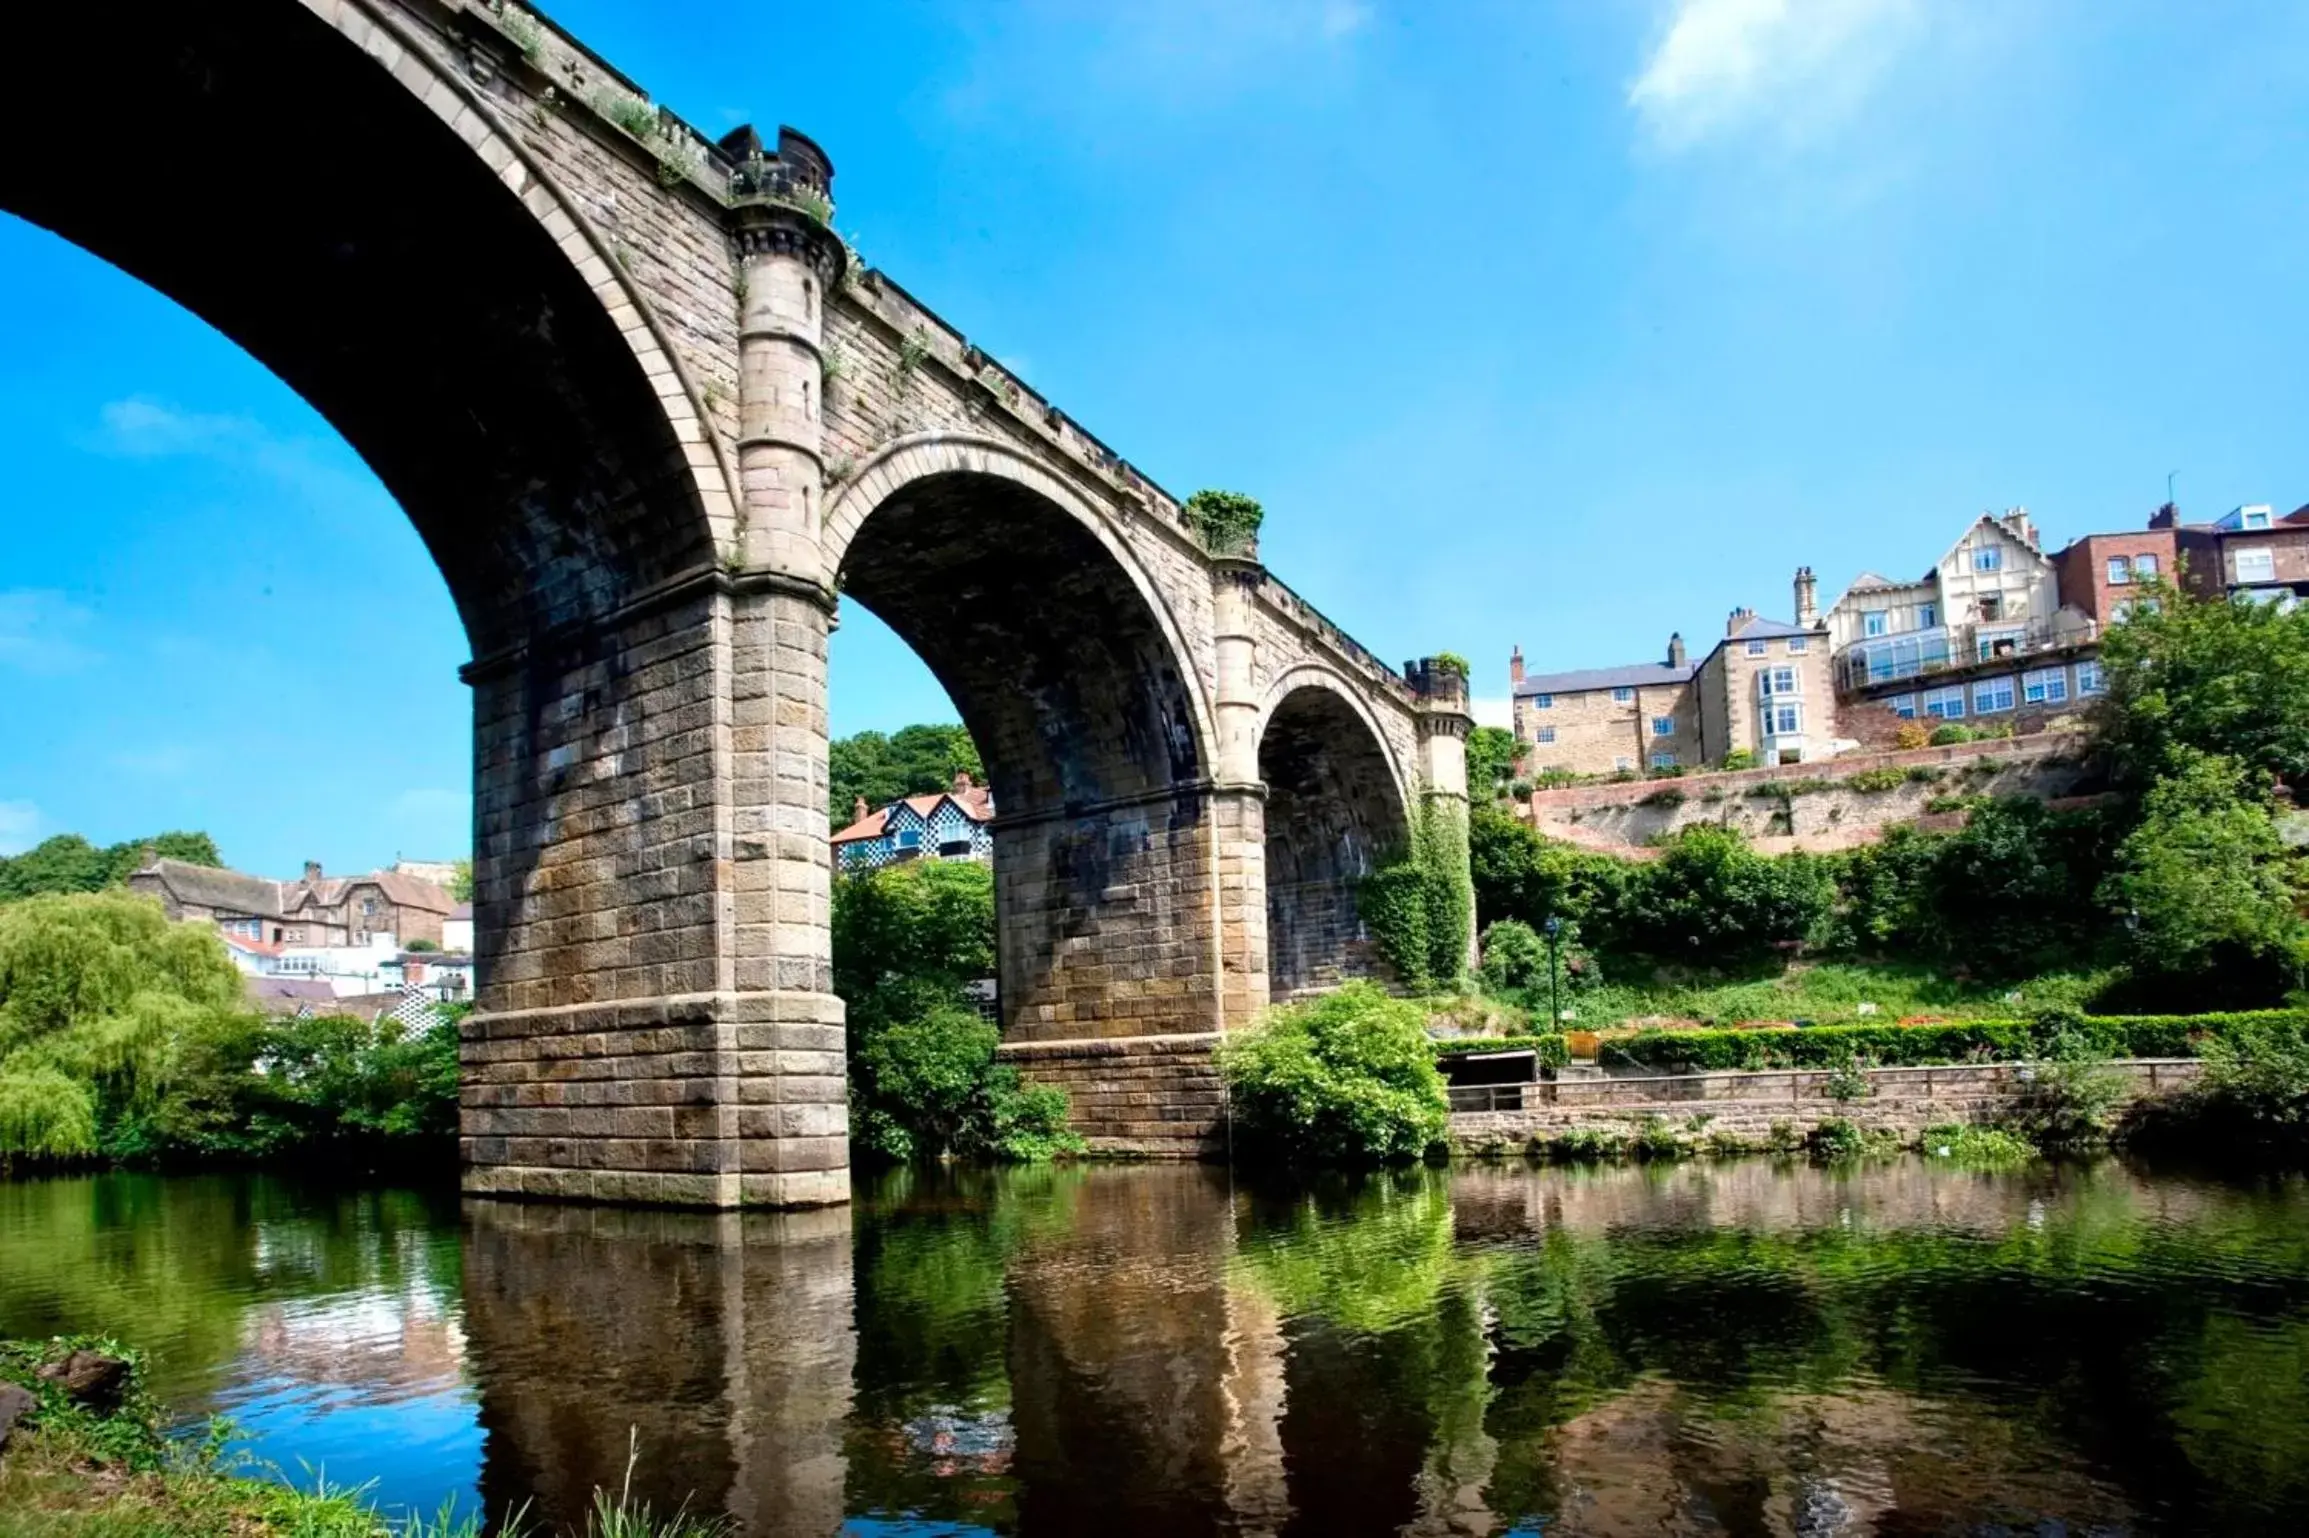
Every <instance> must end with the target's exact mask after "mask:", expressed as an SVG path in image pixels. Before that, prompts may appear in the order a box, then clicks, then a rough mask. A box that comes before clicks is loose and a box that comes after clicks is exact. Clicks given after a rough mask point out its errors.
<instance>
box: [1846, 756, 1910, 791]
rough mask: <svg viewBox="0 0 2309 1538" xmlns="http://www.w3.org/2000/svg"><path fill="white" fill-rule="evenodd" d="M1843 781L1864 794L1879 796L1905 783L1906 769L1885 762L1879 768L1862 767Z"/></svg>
mask: <svg viewBox="0 0 2309 1538" xmlns="http://www.w3.org/2000/svg"><path fill="white" fill-rule="evenodd" d="M1844 783H1845V784H1846V785H1848V786H1850V787H1851V788H1852V789H1854V790H1856V791H1858V792H1860V794H1862V795H1864V796H1880V795H1883V794H1884V793H1885V792H1886V791H1889V790H1898V789H1899V788H1900V787H1901V786H1903V785H1905V784H1907V783H1908V771H1907V770H1905V769H1903V768H1901V767H1900V766H1899V765H1898V764H1887V765H1885V766H1884V767H1883V768H1881V769H1863V770H1861V771H1860V772H1859V773H1858V774H1855V775H1850V776H1848V777H1847V778H1846V779H1845V781H1844Z"/></svg>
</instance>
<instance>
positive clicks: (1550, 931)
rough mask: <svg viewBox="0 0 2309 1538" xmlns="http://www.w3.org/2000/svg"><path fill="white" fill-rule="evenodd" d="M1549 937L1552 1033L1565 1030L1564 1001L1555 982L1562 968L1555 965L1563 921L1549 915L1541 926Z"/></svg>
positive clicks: (1548, 1006) (1548, 970)
mask: <svg viewBox="0 0 2309 1538" xmlns="http://www.w3.org/2000/svg"><path fill="white" fill-rule="evenodd" d="M1539 927H1540V928H1541V930H1543V931H1544V932H1545V933H1546V935H1547V1020H1548V1027H1547V1028H1548V1029H1549V1030H1551V1031H1555V1030H1561V1029H1562V1028H1563V1001H1562V1000H1560V999H1559V998H1557V997H1556V992H1555V980H1556V977H1557V975H1558V974H1559V973H1560V972H1561V970H1562V969H1561V968H1560V967H1558V966H1557V965H1556V964H1555V952H1556V946H1557V944H1558V943H1559V942H1560V941H1561V940H1562V939H1563V920H1562V919H1559V918H1557V917H1556V916H1555V915H1554V914H1552V913H1551V914H1549V915H1548V916H1547V920H1546V922H1545V923H1543V924H1541V925H1540V926H1539Z"/></svg>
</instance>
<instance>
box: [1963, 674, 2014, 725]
mask: <svg viewBox="0 0 2309 1538" xmlns="http://www.w3.org/2000/svg"><path fill="white" fill-rule="evenodd" d="M2010 709H2012V675H2011V674H2009V673H2008V674H2006V675H2005V676H2004V677H2002V678H1983V679H1982V680H1980V681H1979V682H1978V683H1976V684H1974V685H1973V686H1972V713H1973V714H1974V715H1976V716H1985V715H1989V714H1991V713H1992V712H1995V711H1999V710H2010Z"/></svg>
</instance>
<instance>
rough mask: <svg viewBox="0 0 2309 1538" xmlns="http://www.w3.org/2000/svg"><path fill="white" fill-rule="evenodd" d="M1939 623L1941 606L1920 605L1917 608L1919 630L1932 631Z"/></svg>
mask: <svg viewBox="0 0 2309 1538" xmlns="http://www.w3.org/2000/svg"><path fill="white" fill-rule="evenodd" d="M1939 623H1940V605H1938V604H1936V603H1920V604H1918V605H1917V606H1916V628H1917V629H1919V630H1930V629H1931V628H1932V627H1933V626H1935V625H1937V624H1939Z"/></svg>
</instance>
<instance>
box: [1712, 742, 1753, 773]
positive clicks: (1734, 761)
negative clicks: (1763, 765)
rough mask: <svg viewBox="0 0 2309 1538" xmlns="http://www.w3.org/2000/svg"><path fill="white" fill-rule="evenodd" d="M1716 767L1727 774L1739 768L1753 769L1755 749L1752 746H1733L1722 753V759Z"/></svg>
mask: <svg viewBox="0 0 2309 1538" xmlns="http://www.w3.org/2000/svg"><path fill="white" fill-rule="evenodd" d="M1716 767H1717V768H1718V769H1721V770H1723V771H1724V772H1725V773H1727V774H1730V773H1733V772H1735V771H1737V770H1741V769H1753V768H1755V767H1756V750H1755V749H1754V748H1734V749H1732V751H1731V752H1729V753H1726V754H1725V755H1724V761H1723V762H1722V763H1720V764H1718V765H1716Z"/></svg>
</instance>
